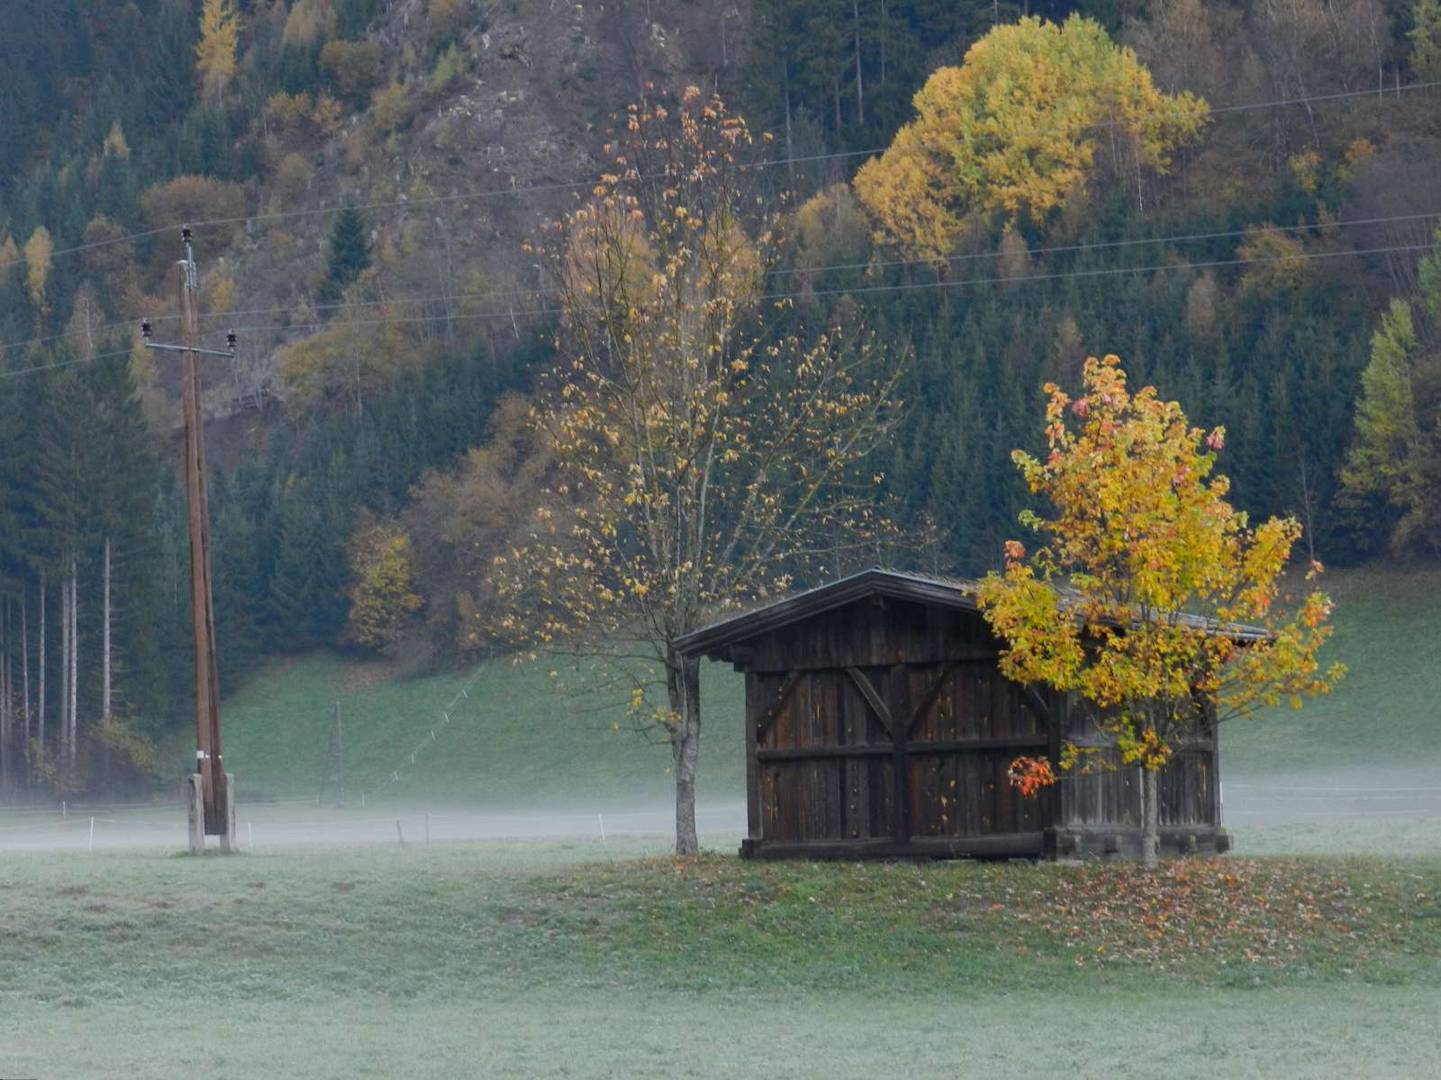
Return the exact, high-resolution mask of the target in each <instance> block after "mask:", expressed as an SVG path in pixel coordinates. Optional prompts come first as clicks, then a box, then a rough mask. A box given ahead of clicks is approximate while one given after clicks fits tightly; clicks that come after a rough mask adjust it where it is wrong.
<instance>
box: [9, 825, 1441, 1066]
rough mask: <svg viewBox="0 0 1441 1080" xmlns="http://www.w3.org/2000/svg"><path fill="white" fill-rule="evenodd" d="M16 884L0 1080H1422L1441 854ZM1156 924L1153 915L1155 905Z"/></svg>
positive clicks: (367, 869)
mask: <svg viewBox="0 0 1441 1080" xmlns="http://www.w3.org/2000/svg"><path fill="white" fill-rule="evenodd" d="M654 850H655V849H654V846H652V845H648V844H641V843H637V842H628V843H625V844H620V845H612V846H610V847H608V848H604V849H603V848H601V847H600V846H599V845H594V844H548V845H534V844H530V845H514V844H486V845H439V846H436V847H432V848H428V849H427V848H423V847H408V848H403V849H402V848H399V847H389V848H381V847H366V848H352V849H345V850H339V851H286V852H279V853H271V854H257V855H245V856H237V857H232V858H230V859H221V858H205V859H193V858H184V857H175V856H168V855H158V854H106V855H97V856H95V857H92V858H88V859H87V858H82V857H78V856H77V857H68V858H67V857H54V856H50V857H39V856H21V857H17V858H14V859H12V860H9V861H8V863H7V877H6V903H5V906H4V909H3V913H0V1009H3V1011H4V1015H5V1016H6V1023H5V1024H4V1025H3V1028H0V1075H5V1076H15V1075H20V1076H35V1077H51V1076H55V1077H113V1076H155V1075H166V1074H177V1073H182V1072H194V1071H196V1070H203V1071H204V1072H205V1075H207V1076H214V1077H252V1076H307V1077H350V1076H386V1077H392V1076H404V1077H450V1076H458V1075H475V1076H481V1075H485V1076H495V1075H525V1076H546V1077H548V1076H557V1077H559V1076H587V1077H589V1076H644V1077H652V1076H653V1077H670V1076H698V1075H704V1076H756V1075H766V1076H812V1075H825V1076H845V1077H848V1076H856V1077H861V1076H877V1075H898V1074H902V1073H903V1074H905V1075H910V1076H1001V1075H1004V1076H1031V1075H1054V1073H1055V1072H1056V1071H1058V1070H1065V1071H1066V1072H1068V1073H1070V1074H1073V1075H1076V1076H1084V1077H1091V1076H1095V1077H1111V1076H1158V1075H1164V1076H1168V1077H1187V1076H1198V1077H1199V1076H1205V1077H1214V1076H1216V1075H1226V1076H1280V1075H1285V1076H1318V1077H1323V1076H1324V1077H1330V1076H1336V1077H1341V1076H1345V1077H1355V1076H1377V1077H1380V1076H1398V1077H1399V1076H1422V1075H1436V1074H1437V1073H1438V1072H1441V1043H1438V1042H1437V1041H1436V1039H1435V1038H1434V1020H1435V1016H1436V1015H1437V1013H1438V1010H1441V859H1438V858H1435V857H1433V858H1425V859H1420V858H1416V859H1393V860H1381V859H1375V858H1369V859H1325V860H1315V859H1311V860H1295V859H1282V858H1273V859H1263V860H1250V861H1248V860H1239V859H1224V860H1215V861H1192V862H1188V863H1184V864H1176V865H1175V866H1173V867H1171V868H1168V869H1167V870H1165V871H1163V872H1162V877H1161V879H1160V880H1159V882H1158V883H1157V884H1156V887H1154V888H1152V889H1149V890H1146V892H1147V894H1148V895H1151V896H1153V897H1155V898H1156V899H1153V900H1147V901H1144V902H1143V901H1142V900H1141V895H1142V894H1141V892H1140V891H1138V888H1137V886H1138V882H1137V881H1136V879H1135V877H1134V874H1135V871H1133V870H1132V869H1130V868H1126V867H1058V866H1047V865H1042V866H1030V865H1024V864H998V865H985V864H965V863H955V864H940V865H925V866H918V865H889V866H863V865H854V864H831V865H816V864H807V863H795V864H785V865H760V864H754V863H742V862H741V861H739V860H736V859H733V858H729V857H719V856H709V857H705V858H702V859H700V860H698V861H695V862H692V863H689V864H684V865H677V864H675V863H673V862H671V861H670V860H668V859H665V858H663V857H656V856H654V855H653V854H650V853H651V852H653V851H654ZM1138 905H1139V906H1138Z"/></svg>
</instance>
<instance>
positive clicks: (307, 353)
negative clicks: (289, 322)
mask: <svg viewBox="0 0 1441 1080" xmlns="http://www.w3.org/2000/svg"><path fill="white" fill-rule="evenodd" d="M376 313H377V314H380V315H382V316H383V315H384V314H385V309H384V308H380V309H377V312H376ZM278 359H279V366H280V380H281V384H282V386H283V387H284V388H285V390H286V392H287V394H288V395H289V396H291V397H293V398H295V399H296V400H297V401H299V402H300V403H302V404H306V405H315V404H319V403H321V402H326V401H330V402H344V401H347V400H348V401H349V402H350V403H351V404H353V405H354V406H355V407H356V408H357V409H358V408H359V407H360V406H361V405H362V404H363V403H364V400H365V398H366V397H367V396H368V395H369V394H371V393H373V392H374V391H376V390H378V389H380V388H381V387H383V386H385V385H387V384H388V383H389V382H390V381H391V380H392V379H394V378H395V376H396V375H397V374H398V373H399V372H400V371H401V370H403V369H405V368H406V367H408V366H410V365H412V364H416V363H419V362H420V360H421V354H420V350H419V349H417V348H416V347H415V345H414V343H413V342H411V341H410V340H409V339H408V338H407V337H406V335H405V331H404V329H403V328H402V327H401V326H399V325H396V324H394V323H390V324H386V325H383V326H372V325H353V324H349V323H342V324H340V325H337V326H332V327H329V328H327V329H325V330H322V331H321V332H320V333H318V334H312V335H310V336H309V337H305V338H301V339H300V340H299V341H293V342H291V343H290V344H288V345H285V346H283V347H282V348H281V349H280V351H279V356H278Z"/></svg>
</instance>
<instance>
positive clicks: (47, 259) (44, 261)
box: [25, 225, 55, 311]
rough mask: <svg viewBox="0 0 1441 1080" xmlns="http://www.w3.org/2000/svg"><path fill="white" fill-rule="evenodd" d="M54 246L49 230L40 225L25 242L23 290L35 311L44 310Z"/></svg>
mask: <svg viewBox="0 0 1441 1080" xmlns="http://www.w3.org/2000/svg"><path fill="white" fill-rule="evenodd" d="M54 250H55V245H54V243H53V242H52V241H51V239H50V230H49V229H47V228H46V227H45V226H44V225H41V226H40V227H39V228H37V229H36V230H35V231H34V232H33V233H31V234H30V239H29V240H27V241H25V288H26V290H27V291H28V292H29V293H30V302H31V303H32V304H34V305H35V308H36V310H38V311H44V310H45V287H46V285H47V284H49V282H50V264H51V256H52V253H53V252H54Z"/></svg>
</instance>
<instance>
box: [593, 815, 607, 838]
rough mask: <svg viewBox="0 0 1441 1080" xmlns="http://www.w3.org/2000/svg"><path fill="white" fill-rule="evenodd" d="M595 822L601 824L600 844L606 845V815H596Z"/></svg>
mask: <svg viewBox="0 0 1441 1080" xmlns="http://www.w3.org/2000/svg"><path fill="white" fill-rule="evenodd" d="M595 820H596V821H598V822H600V842H601V843H602V844H604V843H605V815H604V814H596V815H595Z"/></svg>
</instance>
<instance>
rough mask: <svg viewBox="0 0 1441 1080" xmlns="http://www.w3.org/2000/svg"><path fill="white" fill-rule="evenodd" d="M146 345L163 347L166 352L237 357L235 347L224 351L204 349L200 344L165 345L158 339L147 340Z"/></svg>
mask: <svg viewBox="0 0 1441 1080" xmlns="http://www.w3.org/2000/svg"><path fill="white" fill-rule="evenodd" d="M145 347H146V348H147V349H161V350H163V351H165V352H183V353H195V354H196V355H198V356H223V357H224V358H225V359H227V360H234V359H235V350H234V349H230V350H227V351H224V352H222V351H221V350H220V349H202V348H199V347H198V346H197V347H196V348H193V349H192V348H190V347H189V346H186V345H164V344H161V343H160V342H158V341H147V342H146V343H145Z"/></svg>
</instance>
